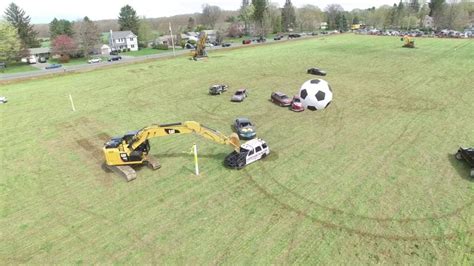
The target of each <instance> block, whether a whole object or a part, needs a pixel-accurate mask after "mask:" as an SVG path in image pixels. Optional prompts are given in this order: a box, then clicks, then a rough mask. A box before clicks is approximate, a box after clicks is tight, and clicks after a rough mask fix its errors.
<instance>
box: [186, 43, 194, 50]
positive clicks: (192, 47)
mask: <svg viewBox="0 0 474 266" xmlns="http://www.w3.org/2000/svg"><path fill="white" fill-rule="evenodd" d="M184 48H186V49H196V46H194V45H193V44H192V43H186V44H185V45H184Z"/></svg>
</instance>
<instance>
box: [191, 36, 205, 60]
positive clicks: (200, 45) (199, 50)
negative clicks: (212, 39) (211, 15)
mask: <svg viewBox="0 0 474 266" xmlns="http://www.w3.org/2000/svg"><path fill="white" fill-rule="evenodd" d="M206 41H207V33H206V32H205V31H202V32H201V33H200V34H199V40H198V42H197V44H196V50H194V53H193V58H192V59H193V60H199V59H202V58H204V57H207V52H206Z"/></svg>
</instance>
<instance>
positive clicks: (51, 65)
mask: <svg viewBox="0 0 474 266" xmlns="http://www.w3.org/2000/svg"><path fill="white" fill-rule="evenodd" d="M62 66H63V65H61V64H49V65H47V66H46V67H45V69H54V68H60V67H62Z"/></svg>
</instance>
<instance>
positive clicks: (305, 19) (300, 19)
mask: <svg viewBox="0 0 474 266" xmlns="http://www.w3.org/2000/svg"><path fill="white" fill-rule="evenodd" d="M322 19H323V14H322V11H321V9H319V8H318V7H316V6H313V5H305V6H303V7H301V8H298V9H297V10H296V22H297V24H298V26H299V29H300V31H315V30H317V29H319V26H320V25H321V21H322Z"/></svg>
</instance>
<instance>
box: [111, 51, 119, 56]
mask: <svg viewBox="0 0 474 266" xmlns="http://www.w3.org/2000/svg"><path fill="white" fill-rule="evenodd" d="M110 55H118V51H112V52H110Z"/></svg>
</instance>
